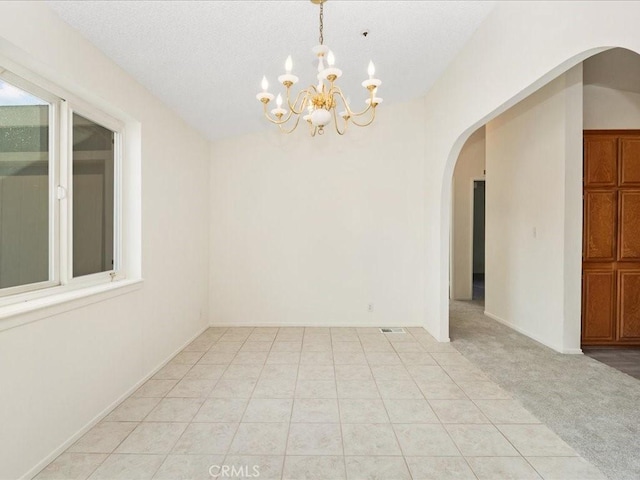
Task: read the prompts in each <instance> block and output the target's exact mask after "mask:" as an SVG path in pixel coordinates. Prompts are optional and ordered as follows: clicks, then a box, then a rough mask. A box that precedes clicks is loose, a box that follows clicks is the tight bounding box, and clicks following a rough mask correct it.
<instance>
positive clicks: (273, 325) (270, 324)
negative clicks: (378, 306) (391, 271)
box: [209, 322, 426, 330]
mask: <svg viewBox="0 0 640 480" xmlns="http://www.w3.org/2000/svg"><path fill="white" fill-rule="evenodd" d="M209 326H210V327H222V328H233V327H249V328H251V327H255V328H259V327H269V328H279V327H282V328H286V327H309V328H314V327H320V328H340V327H344V328H380V327H389V328H390V327H394V328H401V327H422V328H424V326H423V325H421V324H419V323H410V322H405V323H401V324H398V325H396V324H391V323H384V322H381V323H372V322H349V323H348V324H345V323H335V322H322V323H319V322H315V323H313V324H310V323H309V322H307V323H305V322H252V323H246V324H245V323H238V322H211V323H210V324H209ZM425 330H426V329H425Z"/></svg>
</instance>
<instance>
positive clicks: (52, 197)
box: [0, 69, 122, 305]
mask: <svg viewBox="0 0 640 480" xmlns="http://www.w3.org/2000/svg"><path fill="white" fill-rule="evenodd" d="M0 71H2V70H1V69H0ZM65 98H66V99H63V98H61V97H60V96H56V95H53V94H51V93H49V92H48V91H47V90H45V89H43V88H41V87H40V86H38V85H36V84H34V83H30V82H28V81H26V80H25V79H23V78H20V77H18V76H16V75H13V74H12V73H10V72H7V71H4V72H2V73H0V305H1V304H6V303H7V302H8V301H10V300H11V299H14V300H15V299H16V296H20V295H22V297H24V295H25V294H29V292H31V293H30V294H31V295H33V294H34V292H40V293H39V294H48V293H51V292H52V290H50V289H54V290H53V291H58V290H59V289H60V287H65V286H69V287H77V286H82V285H87V284H95V283H100V282H108V281H112V280H113V279H114V278H117V277H118V276H119V267H120V265H119V258H120V242H119V230H120V228H119V222H118V217H119V215H118V208H117V207H118V205H119V198H118V192H119V189H118V187H119V181H118V175H119V158H120V148H121V147H120V143H121V142H120V136H121V133H122V126H121V124H120V123H119V122H117V121H116V120H114V119H113V118H111V117H109V116H107V115H106V114H104V113H102V112H101V111H99V110H97V109H95V108H92V107H91V106H90V105H86V104H84V103H82V102H81V101H80V100H72V99H71V98H70V96H67V95H65ZM55 288H57V290H55ZM19 299H20V300H21V299H22V298H19Z"/></svg>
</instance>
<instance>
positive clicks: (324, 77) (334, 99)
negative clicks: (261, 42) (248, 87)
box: [256, 0, 382, 136]
mask: <svg viewBox="0 0 640 480" xmlns="http://www.w3.org/2000/svg"><path fill="white" fill-rule="evenodd" d="M325 2H326V0H311V3H313V4H316V5H319V6H320V38H319V40H320V45H317V46H316V47H314V48H313V49H312V51H313V53H314V54H315V55H316V56H317V57H318V77H317V78H318V83H317V85H311V86H309V87H307V88H306V89H305V90H302V91H300V92H299V93H298V94H297V95H296V96H295V98H294V99H293V101H292V98H293V97H292V95H291V87H292V86H293V85H295V84H296V83H297V82H298V77H296V76H295V75H293V74H292V73H291V72H292V70H293V61H292V60H291V55H289V56H288V57H287V60H286V62H285V72H286V73H285V74H284V75H280V76H279V77H278V81H279V82H280V83H281V84H282V85H284V88H285V90H286V92H285V99H284V102H286V103H285V105H286V107H287V108H288V110H287V109H286V108H282V105H283V98H282V95H281V94H278V97H277V98H276V105H277V107H276V108H274V109H272V110H271V112H270V113H271V115H269V112H268V111H267V106H268V104H269V102H271V101H272V100H273V98H274V96H273V95H272V94H271V93H269V92H268V91H267V89H268V88H269V82H268V81H267V78H266V77H262V92H261V93H258V95H256V98H257V99H258V100H259V101H260V102H262V104H263V107H264V115H265V117H266V118H267V120H269V121H270V122H271V123H274V124H275V125H277V126H278V127H279V128H280V130H281V131H282V132H284V133H291V132H293V131H294V130H295V129H296V128H297V127H298V124H299V122H300V118H301V117H302V119H303V120H304V121H306V122H307V124H308V126H309V132H310V133H311V136H315V135H316V133H317V134H319V135H322V134H323V133H324V129H325V127H326V126H327V125H329V124H330V123H331V122H332V121H333V124H334V126H335V129H336V132H338V134H340V135H344V133H345V132H346V130H347V126H348V125H349V122H351V123H353V124H354V125H357V126H359V127H366V126H368V125H371V123H373V121H374V119H375V118H376V107H377V106H378V105H379V104H380V103H382V98H379V97H377V96H376V93H377V90H378V87H379V86H380V84H381V83H382V81H380V80H378V79H377V78H373V75H374V73H375V67H374V65H373V62H371V61H370V62H369V68H368V69H367V73H368V74H369V78H368V79H367V80H365V81H364V82H362V86H363V87H364V88H366V89H367V90H368V91H369V98H367V99H366V104H367V106H366V108H365V109H364V110H362V111H360V112H354V111H353V110H351V107H350V106H349V101H348V100H347V99H346V98H345V96H344V94H343V93H342V90H341V89H340V87H338V86H337V85H336V80H338V79H339V78H340V77H341V76H342V70H340V69H338V68H336V66H335V57H334V55H333V52H332V51H331V50H329V47H327V46H326V45H325V44H324V38H323V36H322V28H323V15H324V12H323V7H324V3H325ZM325 58H326V62H327V64H326V65H325ZM339 106H341V108H340V107H339ZM338 108H340V113H337V110H338Z"/></svg>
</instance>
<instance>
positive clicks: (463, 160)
mask: <svg viewBox="0 0 640 480" xmlns="http://www.w3.org/2000/svg"><path fill="white" fill-rule="evenodd" d="M484 170H485V133H484V127H482V128H479V129H478V130H477V131H476V132H474V133H473V135H471V136H470V137H469V139H468V140H467V141H466V143H465V144H464V147H462V150H461V152H460V156H459V157H458V161H457V163H456V168H455V170H454V172H453V187H452V188H453V218H452V228H451V238H452V251H451V298H454V299H456V300H471V298H472V297H473V281H472V277H473V181H474V180H479V179H483V178H484Z"/></svg>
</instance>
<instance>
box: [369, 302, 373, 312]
mask: <svg viewBox="0 0 640 480" xmlns="http://www.w3.org/2000/svg"><path fill="white" fill-rule="evenodd" d="M371 312H373V303H370V304H369V313H371Z"/></svg>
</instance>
